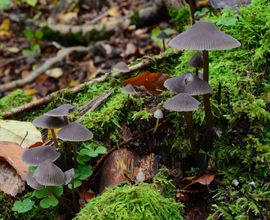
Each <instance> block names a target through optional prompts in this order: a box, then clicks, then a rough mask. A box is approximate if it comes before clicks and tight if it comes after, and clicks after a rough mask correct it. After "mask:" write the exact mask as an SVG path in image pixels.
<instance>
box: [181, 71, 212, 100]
mask: <svg viewBox="0 0 270 220" xmlns="http://www.w3.org/2000/svg"><path fill="white" fill-rule="evenodd" d="M189 76H190V77H189V78H188V80H187V81H186V86H185V89H184V92H185V93H188V94H189V95H191V96H194V95H205V94H209V93H212V88H211V86H210V85H209V84H208V82H206V81H205V80H202V79H200V78H199V75H196V74H192V73H190V75H189Z"/></svg>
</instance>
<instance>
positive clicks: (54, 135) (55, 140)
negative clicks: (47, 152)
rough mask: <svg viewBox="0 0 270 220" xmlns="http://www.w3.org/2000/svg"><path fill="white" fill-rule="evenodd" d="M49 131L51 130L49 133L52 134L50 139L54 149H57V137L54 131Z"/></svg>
mask: <svg viewBox="0 0 270 220" xmlns="http://www.w3.org/2000/svg"><path fill="white" fill-rule="evenodd" d="M50 130H51V133H52V138H53V142H54V146H55V147H58V141H57V137H56V134H55V131H54V129H50Z"/></svg>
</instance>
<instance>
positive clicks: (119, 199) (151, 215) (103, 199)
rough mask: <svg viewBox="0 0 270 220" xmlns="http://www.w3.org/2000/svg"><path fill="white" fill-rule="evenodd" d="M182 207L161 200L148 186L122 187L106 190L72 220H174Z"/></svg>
mask: <svg viewBox="0 0 270 220" xmlns="http://www.w3.org/2000/svg"><path fill="white" fill-rule="evenodd" d="M181 207H182V205H181V204H180V203H176V202H175V201H174V200H173V199H171V198H165V197H163V196H162V195H161V194H160V193H159V191H158V190H157V189H156V188H155V187H154V186H153V185H150V184H140V185H132V186H130V185H124V186H117V187H113V188H110V189H108V190H107V191H105V192H104V193H103V194H102V195H100V196H98V197H96V198H95V199H93V200H91V201H90V202H89V203H88V204H87V205H86V206H85V207H84V208H83V209H82V210H81V211H80V212H79V213H78V215H77V216H76V217H75V218H74V220H89V219H95V220H105V219H106V220H110V219H112V220H119V219H121V220H125V219H128V220H139V219H148V220H155V219H156V220H163V219H164V220H170V219H173V220H178V219H184V218H183V217H182V216H181V214H180V208H181Z"/></svg>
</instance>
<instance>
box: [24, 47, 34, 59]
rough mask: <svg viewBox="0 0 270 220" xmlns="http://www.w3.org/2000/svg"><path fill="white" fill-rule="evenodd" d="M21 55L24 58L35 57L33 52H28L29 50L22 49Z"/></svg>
mask: <svg viewBox="0 0 270 220" xmlns="http://www.w3.org/2000/svg"><path fill="white" fill-rule="evenodd" d="M22 54H23V56H24V57H26V58H30V57H34V56H35V55H34V53H33V51H32V50H29V49H23V51H22Z"/></svg>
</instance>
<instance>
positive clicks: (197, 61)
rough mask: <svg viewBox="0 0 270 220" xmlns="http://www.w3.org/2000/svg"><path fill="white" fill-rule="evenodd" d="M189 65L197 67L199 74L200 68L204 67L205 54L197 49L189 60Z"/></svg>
mask: <svg viewBox="0 0 270 220" xmlns="http://www.w3.org/2000/svg"><path fill="white" fill-rule="evenodd" d="M188 65H189V66H191V67H194V68H195V69H196V74H197V75H198V74H199V69H201V68H203V54H202V53H201V52H199V51H197V52H196V53H195V54H194V55H193V56H192V57H191V59H190V60H189V62H188Z"/></svg>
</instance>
